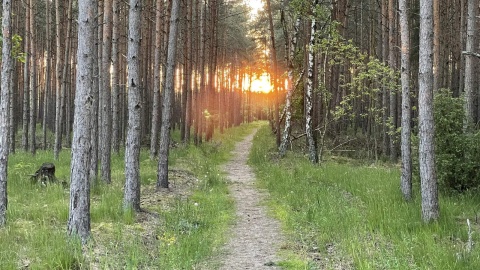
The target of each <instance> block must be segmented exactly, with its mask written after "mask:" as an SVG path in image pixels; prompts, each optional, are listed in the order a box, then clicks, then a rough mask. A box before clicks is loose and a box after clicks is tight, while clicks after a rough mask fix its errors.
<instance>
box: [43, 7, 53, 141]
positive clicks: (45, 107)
mask: <svg viewBox="0 0 480 270" xmlns="http://www.w3.org/2000/svg"><path fill="white" fill-rule="evenodd" d="M45 17H46V26H45V28H46V29H45V32H46V36H47V37H46V43H47V46H46V50H45V59H46V67H45V69H46V70H45V91H44V96H43V118H42V132H43V136H42V137H43V143H42V145H43V150H47V119H48V117H47V115H48V114H49V110H48V108H49V105H50V99H49V95H50V91H51V80H50V70H51V63H52V62H51V59H50V58H51V55H50V44H51V42H50V1H46V7H45Z"/></svg>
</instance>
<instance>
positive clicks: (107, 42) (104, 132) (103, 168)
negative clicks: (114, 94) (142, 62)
mask: <svg viewBox="0 0 480 270" xmlns="http://www.w3.org/2000/svg"><path fill="white" fill-rule="evenodd" d="M103 4H104V7H103V42H102V70H100V72H101V73H102V75H101V77H100V78H101V79H100V95H101V98H100V101H101V104H100V108H101V112H100V113H101V114H102V116H101V119H102V122H101V123H100V134H99V135H100V140H99V142H100V144H99V150H100V153H99V156H100V178H101V179H102V181H103V182H105V183H110V182H111V181H112V180H111V167H110V165H111V164H110V163H111V162H110V160H111V153H112V151H111V147H112V138H111V136H112V134H111V132H112V106H111V93H110V90H111V87H110V64H111V61H110V59H111V53H112V13H113V9H112V0H105V1H104V2H103Z"/></svg>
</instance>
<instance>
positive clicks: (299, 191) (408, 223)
mask: <svg viewBox="0 0 480 270" xmlns="http://www.w3.org/2000/svg"><path fill="white" fill-rule="evenodd" d="M272 141H273V142H274V140H273V139H272V138H271V135H270V132H269V131H268V129H266V128H264V129H261V131H260V132H259V133H258V135H257V136H256V138H255V141H254V147H253V150H252V153H251V156H250V163H251V164H252V165H253V166H254V167H255V168H256V172H257V175H258V176H259V181H260V185H261V186H262V187H265V188H267V189H268V190H269V191H270V193H271V194H272V198H271V201H270V205H271V206H272V209H273V212H274V214H275V215H276V216H277V217H278V218H279V219H281V220H282V223H283V225H284V228H285V230H286V231H287V232H288V233H289V235H290V236H291V237H290V243H289V245H287V246H288V247H289V248H288V250H289V251H290V255H291V254H296V255H295V256H293V257H288V256H287V259H286V260H285V261H284V262H283V263H282V265H284V266H285V268H287V269H288V268H290V269H310V268H312V269H314V268H315V267H318V265H322V267H324V268H327V269H330V268H338V267H339V266H341V267H345V268H357V269H480V249H479V248H478V247H476V248H475V247H474V248H473V251H472V252H470V253H468V252H467V249H466V244H467V243H466V241H467V238H468V235H467V231H468V229H467V225H466V219H467V218H469V219H470V220H471V221H473V222H474V226H473V229H474V232H475V233H474V234H473V241H474V242H477V241H478V240H479V238H480V237H479V236H478V231H479V228H480V227H479V224H478V220H477V215H478V206H479V205H480V196H478V195H477V194H473V193H472V194H467V195H458V196H441V197H440V206H441V218H440V220H439V221H438V222H435V223H432V224H424V223H423V222H422V221H421V209H420V194H419V193H418V190H419V187H418V183H415V186H414V189H415V191H416V193H415V196H414V200H413V201H412V202H408V203H407V202H405V201H403V199H402V197H401V194H400V189H399V179H400V174H399V169H398V168H396V167H376V166H370V167H367V166H354V165H351V164H348V163H347V164H338V163H335V162H332V161H329V162H326V163H324V164H322V165H320V166H313V165H311V164H310V163H309V162H308V161H307V159H306V158H305V157H304V156H302V155H300V154H298V153H289V155H288V156H287V158H285V159H283V160H277V159H275V158H274V155H272V154H271V153H272V152H275V151H276V150H275V148H274V145H273V144H272Z"/></svg>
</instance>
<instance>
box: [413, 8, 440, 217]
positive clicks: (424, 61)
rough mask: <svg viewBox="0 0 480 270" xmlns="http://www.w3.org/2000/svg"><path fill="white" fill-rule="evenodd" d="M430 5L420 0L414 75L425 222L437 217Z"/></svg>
mask: <svg viewBox="0 0 480 270" xmlns="http://www.w3.org/2000/svg"><path fill="white" fill-rule="evenodd" d="M432 13H433V5H432V0H420V45H419V72H418V87H419V93H418V104H419V114H418V122H419V132H418V137H419V141H420V143H419V149H418V151H419V163H420V182H421V184H420V185H421V192H422V218H423V221H425V222H430V221H433V220H437V219H438V217H439V206H438V190H437V177H436V173H435V149H434V137H433V136H434V132H435V125H434V120H433V66H432V64H433V59H432V58H433V57H432V56H433V44H432V43H433V36H432V33H433V19H432V16H433V14H432Z"/></svg>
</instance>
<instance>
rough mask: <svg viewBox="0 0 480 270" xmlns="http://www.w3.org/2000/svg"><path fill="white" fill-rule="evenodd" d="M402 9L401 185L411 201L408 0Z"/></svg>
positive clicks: (404, 193) (401, 4) (400, 6)
mask: <svg viewBox="0 0 480 270" xmlns="http://www.w3.org/2000/svg"><path fill="white" fill-rule="evenodd" d="M398 5H399V9H400V38H401V43H402V44H401V61H402V67H401V74H400V76H401V81H402V135H401V152H402V175H401V181H400V187H401V190H402V194H403V197H404V198H405V200H407V201H409V200H411V199H412V157H411V142H410V134H411V128H410V121H411V111H410V107H411V106H410V28H409V23H408V3H407V0H399V2H398Z"/></svg>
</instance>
